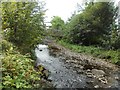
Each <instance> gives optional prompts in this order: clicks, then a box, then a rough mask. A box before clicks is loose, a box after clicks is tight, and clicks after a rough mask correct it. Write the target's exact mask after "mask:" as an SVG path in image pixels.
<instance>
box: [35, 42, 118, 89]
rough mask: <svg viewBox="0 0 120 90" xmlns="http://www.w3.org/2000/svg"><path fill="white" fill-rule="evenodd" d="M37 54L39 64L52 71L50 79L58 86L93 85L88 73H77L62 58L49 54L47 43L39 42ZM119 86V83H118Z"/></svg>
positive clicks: (81, 86) (83, 86)
mask: <svg viewBox="0 0 120 90" xmlns="http://www.w3.org/2000/svg"><path fill="white" fill-rule="evenodd" d="M35 53H36V56H37V65H43V66H44V67H45V68H46V69H47V70H49V71H50V72H51V73H50V75H49V77H48V79H50V80H52V84H53V85H54V86H55V87H56V88H85V87H91V86H90V85H88V84H87V83H86V82H87V81H88V78H87V76H86V75H83V74H77V72H76V71H75V70H73V69H72V68H69V69H68V68H67V67H69V65H68V64H65V63H64V62H63V61H62V60H61V58H59V57H57V58H55V57H53V56H50V55H49V50H48V46H47V45H41V44H39V45H38V46H37V48H36V49H35ZM117 86H118V84H117Z"/></svg>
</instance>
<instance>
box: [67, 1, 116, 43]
mask: <svg viewBox="0 0 120 90" xmlns="http://www.w3.org/2000/svg"><path fill="white" fill-rule="evenodd" d="M114 14H115V8H114V6H113V3H109V2H104V3H103V2H96V3H89V4H88V6H87V7H86V8H85V10H84V11H83V12H82V13H80V14H77V15H74V16H73V17H72V19H71V20H70V22H69V24H68V25H67V30H68V37H67V38H68V41H71V42H72V43H76V44H82V45H96V44H99V45H100V44H102V40H103V39H105V38H106V35H108V34H109V33H110V31H111V25H112V23H113V21H114ZM106 18H107V19H106Z"/></svg>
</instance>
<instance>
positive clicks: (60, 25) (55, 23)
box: [51, 16, 65, 30]
mask: <svg viewBox="0 0 120 90" xmlns="http://www.w3.org/2000/svg"><path fill="white" fill-rule="evenodd" d="M51 24H52V29H53V30H64V28H65V24H64V21H63V20H62V19H61V17H59V16H54V17H53V19H52V20H51Z"/></svg>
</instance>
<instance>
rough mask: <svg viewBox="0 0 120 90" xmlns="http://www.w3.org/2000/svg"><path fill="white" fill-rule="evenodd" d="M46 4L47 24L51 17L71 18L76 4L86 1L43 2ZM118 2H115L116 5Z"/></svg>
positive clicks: (46, 0) (60, 0)
mask: <svg viewBox="0 0 120 90" xmlns="http://www.w3.org/2000/svg"><path fill="white" fill-rule="evenodd" d="M44 1H45V2H46V9H48V10H47V11H46V16H47V17H48V18H46V21H47V22H50V21H51V19H52V17H53V16H60V17H61V18H62V19H63V20H65V21H67V19H68V18H69V17H70V16H71V14H72V13H73V12H74V11H75V10H77V3H79V4H81V5H82V4H83V3H84V2H85V1H86V0H44ZM118 1H120V0H115V2H116V4H118Z"/></svg>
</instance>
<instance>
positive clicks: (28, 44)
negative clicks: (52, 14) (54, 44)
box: [2, 2, 45, 52]
mask: <svg viewBox="0 0 120 90" xmlns="http://www.w3.org/2000/svg"><path fill="white" fill-rule="evenodd" d="M44 12H45V11H44V9H43V5H42V4H41V6H39V5H38V3H36V2H34V3H33V2H27V3H25V2H3V3H2V30H3V31H4V37H5V39H6V40H8V41H10V42H12V43H14V44H15V45H16V46H18V47H19V48H20V49H22V50H23V51H24V52H29V51H30V49H32V48H33V47H34V46H35V45H36V44H37V43H39V42H40V41H41V37H42V34H43V33H44V32H43V31H44V22H43V20H44V17H43V15H44Z"/></svg>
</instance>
